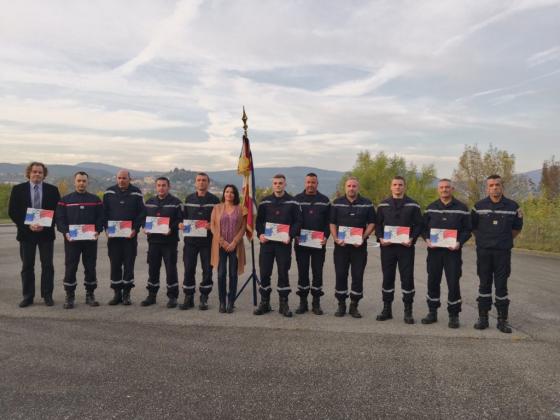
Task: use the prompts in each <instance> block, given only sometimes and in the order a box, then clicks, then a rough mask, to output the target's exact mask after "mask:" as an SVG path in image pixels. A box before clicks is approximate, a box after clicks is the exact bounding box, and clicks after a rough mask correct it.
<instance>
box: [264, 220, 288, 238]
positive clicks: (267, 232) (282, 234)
mask: <svg viewBox="0 0 560 420" xmlns="http://www.w3.org/2000/svg"><path fill="white" fill-rule="evenodd" d="M264 236H265V238H266V239H268V240H269V241H278V242H286V241H288V240H289V239H290V225H283V224H281V223H271V222H266V225H265V227H264Z"/></svg>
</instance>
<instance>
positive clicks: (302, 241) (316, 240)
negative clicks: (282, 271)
mask: <svg viewBox="0 0 560 420" xmlns="http://www.w3.org/2000/svg"><path fill="white" fill-rule="evenodd" d="M323 239H325V233H324V232H321V231H318V230H309V229H302V230H301V232H300V234H299V238H298V244H299V245H300V246H307V247H309V248H322V247H323Z"/></svg>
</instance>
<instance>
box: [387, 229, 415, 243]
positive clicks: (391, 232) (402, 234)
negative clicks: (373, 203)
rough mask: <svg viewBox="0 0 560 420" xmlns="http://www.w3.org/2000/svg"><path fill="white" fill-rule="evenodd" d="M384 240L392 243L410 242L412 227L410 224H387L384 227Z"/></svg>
mask: <svg viewBox="0 0 560 420" xmlns="http://www.w3.org/2000/svg"><path fill="white" fill-rule="evenodd" d="M383 241H384V242H390V243H392V244H403V245H409V244H410V227H408V226H385V227H384V228H383Z"/></svg>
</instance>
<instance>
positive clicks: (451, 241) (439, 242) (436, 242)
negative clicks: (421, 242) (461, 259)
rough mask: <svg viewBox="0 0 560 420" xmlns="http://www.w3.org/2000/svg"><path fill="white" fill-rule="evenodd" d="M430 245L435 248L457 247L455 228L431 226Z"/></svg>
mask: <svg viewBox="0 0 560 420" xmlns="http://www.w3.org/2000/svg"><path fill="white" fill-rule="evenodd" d="M430 245H431V246H432V247H436V248H449V249H457V248H458V246H457V245H458V244H457V230H456V229H436V228H431V229H430Z"/></svg>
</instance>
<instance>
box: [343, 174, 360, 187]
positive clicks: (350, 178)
mask: <svg viewBox="0 0 560 420" xmlns="http://www.w3.org/2000/svg"><path fill="white" fill-rule="evenodd" d="M348 181H356V182H357V183H358V184H359V183H360V180H359V179H358V178H357V177H355V176H354V175H351V176H349V177H348V178H346V181H344V185H346V183H347V182H348Z"/></svg>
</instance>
